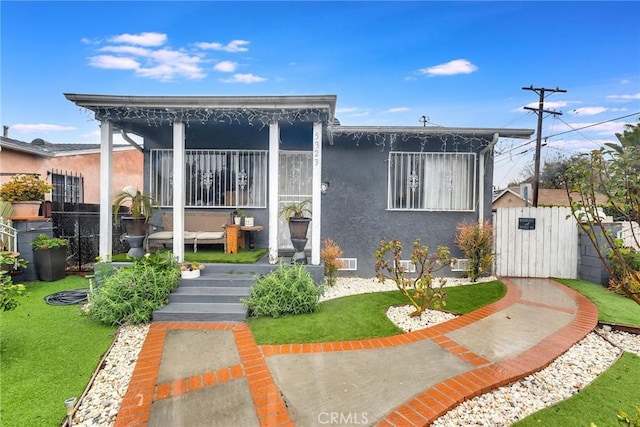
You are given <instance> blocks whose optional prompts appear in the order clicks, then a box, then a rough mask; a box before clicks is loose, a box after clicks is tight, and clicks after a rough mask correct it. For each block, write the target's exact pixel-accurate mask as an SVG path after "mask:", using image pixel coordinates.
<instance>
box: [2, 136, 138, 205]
mask: <svg viewBox="0 0 640 427" xmlns="http://www.w3.org/2000/svg"><path fill="white" fill-rule="evenodd" d="M113 157H114V160H115V161H114V170H113V181H114V185H116V186H117V187H116V188H122V187H124V186H125V185H130V184H133V185H139V186H140V185H142V167H143V155H142V149H138V148H136V147H134V146H131V145H118V146H114V148H113ZM99 172H100V144H79V143H68V144H67V143H65V144H63V143H52V142H49V141H45V140H43V139H42V138H36V139H34V140H33V141H31V142H26V141H21V140H19V139H15V138H10V137H9V127H8V126H4V130H3V134H2V136H1V137H0V185H2V184H4V183H5V182H6V181H8V180H10V179H11V177H12V176H13V175H16V174H37V175H39V176H40V178H42V179H44V180H46V181H47V182H49V183H51V184H53V186H54V189H53V191H52V194H51V201H53V202H56V203H57V202H60V203H73V204H77V203H96V204H97V203H98V202H99V200H100V173H99Z"/></svg>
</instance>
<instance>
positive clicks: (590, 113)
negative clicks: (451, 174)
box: [571, 107, 609, 116]
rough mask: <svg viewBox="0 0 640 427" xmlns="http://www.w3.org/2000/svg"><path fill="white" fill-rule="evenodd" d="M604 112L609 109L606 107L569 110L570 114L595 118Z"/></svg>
mask: <svg viewBox="0 0 640 427" xmlns="http://www.w3.org/2000/svg"><path fill="white" fill-rule="evenodd" d="M605 111H609V109H608V108H607V107H580V108H575V109H573V110H571V114H575V115H581V116H595V115H596V114H600V113H604V112H605Z"/></svg>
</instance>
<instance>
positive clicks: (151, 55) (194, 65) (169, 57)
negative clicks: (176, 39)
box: [89, 46, 206, 81]
mask: <svg viewBox="0 0 640 427" xmlns="http://www.w3.org/2000/svg"><path fill="white" fill-rule="evenodd" d="M102 50H108V51H111V52H116V53H123V54H132V55H135V56H141V57H143V58H144V59H145V60H146V61H145V62H144V63H141V62H139V61H137V60H135V59H133V58H131V57H129V56H126V55H125V56H114V55H98V56H93V57H91V58H89V64H90V65H91V66H93V67H98V68H106V69H118V70H134V71H135V73H136V74H137V75H138V76H140V77H148V78H153V79H157V80H162V81H170V80H174V79H176V78H178V77H183V78H186V79H189V80H195V79H201V78H204V77H206V74H205V73H204V72H203V70H202V67H200V65H199V64H200V62H201V58H200V57H198V56H191V55H188V54H186V53H184V52H180V51H177V50H171V49H158V50H149V49H143V48H137V47H134V46H111V47H107V48H103V49H102Z"/></svg>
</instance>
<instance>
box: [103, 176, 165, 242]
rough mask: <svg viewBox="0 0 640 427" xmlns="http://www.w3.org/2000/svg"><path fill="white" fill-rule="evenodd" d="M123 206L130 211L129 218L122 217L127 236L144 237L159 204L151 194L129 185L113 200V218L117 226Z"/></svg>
mask: <svg viewBox="0 0 640 427" xmlns="http://www.w3.org/2000/svg"><path fill="white" fill-rule="evenodd" d="M123 206H127V207H128V211H129V215H128V216H123V217H122V221H123V224H124V226H125V232H126V234H127V235H129V236H144V235H145V234H146V231H147V223H148V222H149V219H150V218H151V216H152V215H153V211H154V210H155V209H156V208H158V202H156V200H155V199H154V198H153V197H151V196H150V195H149V194H143V193H142V192H140V190H138V189H137V188H136V187H134V186H132V185H128V186H126V187H124V188H123V189H122V191H121V192H119V193H118V194H116V195H115V197H114V199H113V217H114V221H115V223H116V224H118V213H119V212H120V210H121V208H122V207H123Z"/></svg>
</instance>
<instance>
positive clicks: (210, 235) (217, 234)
mask: <svg viewBox="0 0 640 427" xmlns="http://www.w3.org/2000/svg"><path fill="white" fill-rule="evenodd" d="M223 237H224V232H222V231H200V232H198V233H197V236H196V240H220V239H222V238H223Z"/></svg>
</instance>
